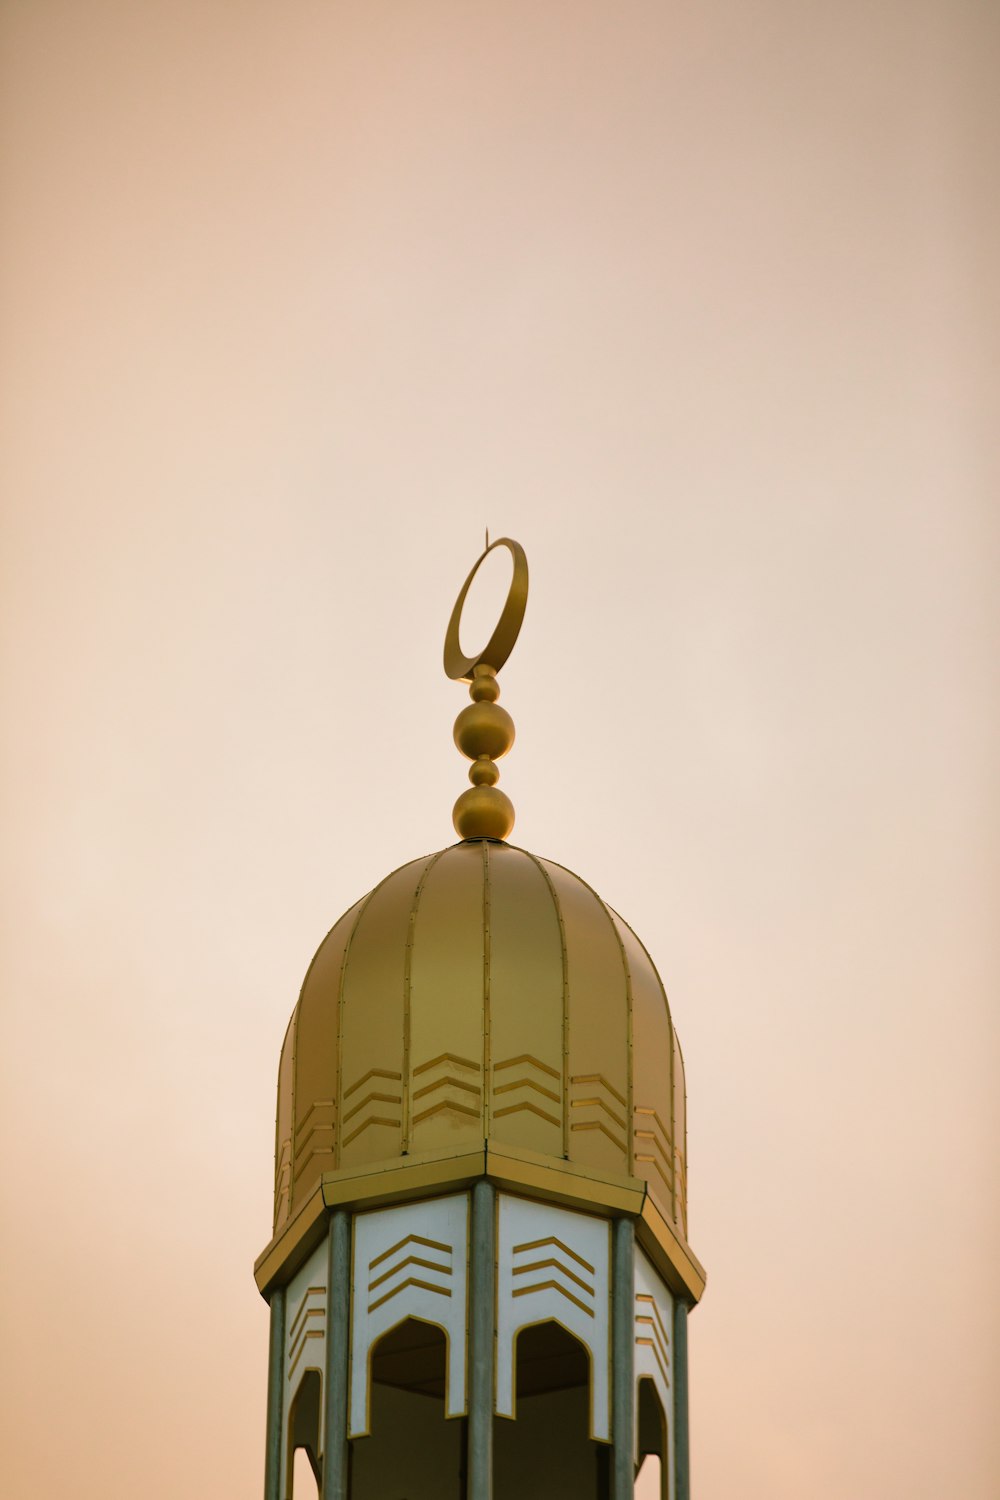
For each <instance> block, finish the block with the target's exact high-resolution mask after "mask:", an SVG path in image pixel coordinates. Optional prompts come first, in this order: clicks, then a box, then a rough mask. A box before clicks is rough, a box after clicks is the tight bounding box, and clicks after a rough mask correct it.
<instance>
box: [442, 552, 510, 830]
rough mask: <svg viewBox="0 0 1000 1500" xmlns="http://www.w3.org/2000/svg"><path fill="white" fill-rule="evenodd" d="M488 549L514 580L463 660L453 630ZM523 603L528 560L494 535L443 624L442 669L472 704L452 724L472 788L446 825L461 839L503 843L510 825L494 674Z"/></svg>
mask: <svg viewBox="0 0 1000 1500" xmlns="http://www.w3.org/2000/svg"><path fill="white" fill-rule="evenodd" d="M494 547H506V548H507V550H508V551H509V552H510V554H511V557H512V558H513V559H514V576H513V577H512V579H511V583H510V588H509V590H508V592H507V599H506V602H505V604H504V607H503V611H502V612H501V615H500V620H499V623H498V624H497V627H496V629H495V630H494V632H493V634H492V635H491V636H490V639H489V641H488V642H487V644H486V646H485V648H484V649H483V650H482V651H481V652H480V653H479V654H478V656H464V655H463V654H462V649H461V646H460V644H459V638H458V631H459V624H460V622H461V618H462V608H463V606H464V604H465V599H466V595H467V594H468V592H469V587H470V585H471V583H472V580H473V578H475V576H476V573H477V572H478V571H479V568H480V565H481V564H482V562H483V559H484V558H485V557H486V556H487V555H488V554H489V553H490V552H492V551H493V549H494ZM527 602H528V559H527V558H526V557H525V555H524V548H523V547H522V546H521V545H520V543H519V542H515V541H512V540H511V539H510V537H505V536H504V537H498V538H497V540H496V541H495V542H493V543H492V545H490V543H489V533H487V546H486V550H485V551H484V552H483V553H482V555H481V556H480V557H479V559H478V560H477V562H476V564H475V566H474V567H473V569H472V572H471V573H470V574H469V576H468V578H467V579H466V580H465V583H464V584H463V585H462V591H461V593H460V594H459V596H458V598H457V599H456V601H455V608H454V609H453V610H452V612H451V619H450V620H449V621H448V630H447V632H446V634H445V641H444V670H445V673H446V674H447V676H449V677H451V678H452V679H454V680H455V681H458V682H467V683H469V685H470V686H469V697H470V698H471V699H472V702H471V703H470V704H469V705H468V706H467V707H466V708H463V709H462V712H461V713H460V714H459V716H458V718H457V719H456V720H455V744H456V745H457V746H458V748H459V750H461V752H462V754H463V755H465V756H468V758H469V760H471V761H472V765H471V766H470V767H469V780H470V781H471V782H472V786H471V787H470V788H469V789H468V791H465V792H463V793H462V795H461V796H460V797H459V799H458V801H457V802H456V803H455V807H454V810H453V812H452V821H453V822H454V824H455V832H456V833H457V834H458V835H459V837H460V838H463V839H505V838H506V837H507V835H508V834H509V833H510V832H511V830H512V828H513V827H514V806H513V803H512V802H511V800H510V798H509V797H508V796H507V795H506V793H504V792H501V791H500V790H499V788H498V787H497V782H498V781H499V779H500V772H499V770H498V768H497V764H496V762H497V761H498V760H499V759H500V757H501V755H506V754H507V751H508V750H509V749H510V747H511V745H513V743H514V721H513V719H512V718H511V716H510V714H509V713H508V712H507V711H506V709H503V708H500V707H499V706H498V704H497V699H498V698H499V696H500V684H499V683H498V682H497V673H498V672H499V670H500V668H501V667H502V666H503V665H504V663H505V662H506V660H507V658H508V656H509V655H510V653H511V651H512V650H513V649H514V643H515V641H516V640H517V637H518V632H519V631H520V629H521V622H522V620H523V619H524V610H525V606H526V604H527Z"/></svg>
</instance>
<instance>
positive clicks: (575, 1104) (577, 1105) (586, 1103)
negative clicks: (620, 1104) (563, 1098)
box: [570, 1095, 625, 1130]
mask: <svg viewBox="0 0 1000 1500" xmlns="http://www.w3.org/2000/svg"><path fill="white" fill-rule="evenodd" d="M591 1105H593V1107H594V1108H595V1109H603V1111H604V1113H605V1114H606V1115H607V1116H608V1118H609V1119H610V1120H614V1122H615V1124H616V1125H620V1126H621V1128H622V1130H624V1129H625V1121H624V1120H623V1119H622V1118H621V1116H620V1115H616V1114H615V1112H614V1110H613V1109H612V1108H611V1106H610V1104H605V1102H604V1100H603V1099H598V1098H597V1097H596V1095H595V1096H594V1097H593V1098H592V1099H572V1100H571V1101H570V1109H588V1108H590V1106H591Z"/></svg>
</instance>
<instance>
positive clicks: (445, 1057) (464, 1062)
mask: <svg viewBox="0 0 1000 1500" xmlns="http://www.w3.org/2000/svg"><path fill="white" fill-rule="evenodd" d="M443 1062H453V1063H457V1064H458V1066H459V1067H460V1068H470V1069H471V1070H472V1072H473V1073H478V1072H479V1064H478V1063H477V1062H470V1061H469V1059H468V1058H467V1057H456V1055H455V1053H454V1052H442V1053H441V1056H440V1057H432V1058H431V1060H430V1062H424V1063H421V1064H420V1066H419V1068H414V1070H413V1076H414V1078H416V1076H417V1074H418V1073H426V1072H427V1069H428V1068H436V1067H437V1065H438V1063H443Z"/></svg>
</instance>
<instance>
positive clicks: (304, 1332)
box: [289, 1307, 326, 1358]
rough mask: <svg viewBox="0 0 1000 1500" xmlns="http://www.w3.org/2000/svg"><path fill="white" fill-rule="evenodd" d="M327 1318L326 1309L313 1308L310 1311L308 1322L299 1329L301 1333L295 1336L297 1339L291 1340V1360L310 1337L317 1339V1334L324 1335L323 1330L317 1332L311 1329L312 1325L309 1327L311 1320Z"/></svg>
mask: <svg viewBox="0 0 1000 1500" xmlns="http://www.w3.org/2000/svg"><path fill="white" fill-rule="evenodd" d="M325 1317H326V1308H325V1307H312V1308H310V1309H309V1312H308V1314H307V1317H306V1321H305V1322H304V1323H303V1324H302V1327H301V1328H300V1329H299V1331H298V1333H297V1334H296V1335H295V1337H294V1338H293V1339H289V1346H290V1347H289V1357H290V1358H291V1357H293V1356H294V1355H296V1354H297V1353H298V1351H299V1349H300V1348H301V1347H302V1344H303V1341H304V1340H305V1339H307V1338H309V1337H310V1336H311V1337H316V1335H317V1332H318V1333H322V1332H323V1329H322V1328H320V1329H319V1330H317V1329H315V1328H311V1327H310V1325H309V1318H325Z"/></svg>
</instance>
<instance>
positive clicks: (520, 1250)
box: [513, 1234, 594, 1276]
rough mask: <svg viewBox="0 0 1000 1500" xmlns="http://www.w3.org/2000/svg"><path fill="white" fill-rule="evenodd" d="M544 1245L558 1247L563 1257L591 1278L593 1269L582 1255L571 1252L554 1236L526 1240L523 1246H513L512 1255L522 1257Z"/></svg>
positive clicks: (542, 1247)
mask: <svg viewBox="0 0 1000 1500" xmlns="http://www.w3.org/2000/svg"><path fill="white" fill-rule="evenodd" d="M546 1245H558V1246H559V1249H560V1250H561V1251H562V1252H563V1254H564V1255H568V1256H569V1257H570V1259H571V1260H575V1261H576V1263H577V1265H578V1266H583V1267H584V1269H585V1270H587V1271H589V1272H590V1274H591V1276H593V1274H594V1268H593V1266H592V1265H591V1264H590V1261H589V1260H584V1258H583V1256H582V1255H577V1253H576V1251H575V1250H571V1249H570V1248H569V1246H568V1245H564V1244H563V1242H562V1240H560V1239H557V1238H556V1236H555V1235H554V1234H550V1235H549V1237H548V1239H544V1240H528V1241H526V1243H525V1244H523V1245H515V1246H514V1250H513V1254H514V1255H523V1254H524V1252H525V1251H526V1250H544V1249H545V1246H546Z"/></svg>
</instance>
